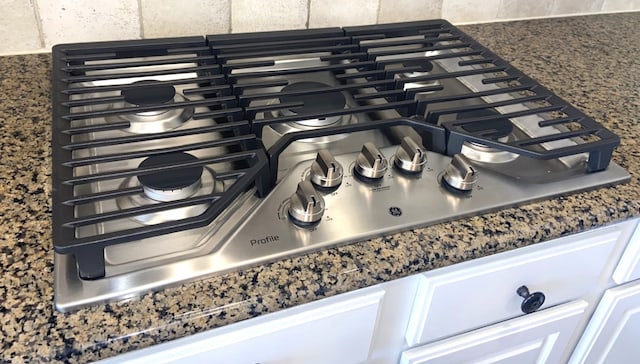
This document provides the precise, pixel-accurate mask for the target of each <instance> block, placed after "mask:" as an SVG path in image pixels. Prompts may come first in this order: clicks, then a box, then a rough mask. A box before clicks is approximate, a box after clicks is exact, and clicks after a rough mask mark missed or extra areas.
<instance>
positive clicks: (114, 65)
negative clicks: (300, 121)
mask: <svg viewBox="0 0 640 364" xmlns="http://www.w3.org/2000/svg"><path fill="white" fill-rule="evenodd" d="M219 69H220V67H219V66H218V65H217V64H216V63H215V57H214V56H213V55H211V54H210V51H209V48H208V47H207V46H206V43H205V41H204V38H201V37H188V38H176V39H162V40H142V41H127V42H103V43H93V44H89V43H87V44H70V45H61V46H56V47H54V49H53V88H54V89H53V140H52V144H53V164H54V168H53V187H54V191H55V193H54V194H53V237H54V247H55V250H56V252H58V253H63V254H73V255H74V256H75V259H76V263H77V265H78V270H79V275H80V277H81V278H84V279H96V278H101V277H103V276H104V275H105V258H104V248H105V247H106V246H109V245H113V244H120V243H125V242H130V241H135V240H140V239H144V238H148V237H153V236H157V235H161V234H168V233H172V232H176V231H181V230H184V229H192V228H196V227H200V226H206V225H207V224H209V223H210V222H211V221H212V220H213V219H215V218H216V216H218V215H219V214H220V212H222V211H223V210H224V209H225V208H226V207H227V206H229V204H230V203H231V202H233V201H234V199H235V198H236V197H237V196H239V195H240V194H241V193H243V192H244V191H246V190H247V189H248V188H249V187H251V186H252V185H254V184H256V185H257V188H258V191H259V193H261V194H264V193H266V190H265V187H266V186H265V185H264V184H263V183H261V181H263V179H264V175H265V172H266V171H267V169H266V167H267V159H266V158H265V154H264V152H263V150H262V149H261V148H260V146H259V144H258V143H257V142H256V138H255V135H253V134H251V130H250V124H249V123H248V122H247V121H245V120H242V115H243V111H242V109H240V108H238V107H237V105H236V98H235V97H234V96H233V95H231V88H230V87H229V86H227V85H226V84H225V79H224V76H223V75H221V74H220V73H219ZM176 90H180V92H179V94H180V95H181V96H180V97H177V94H178V92H177V91H176ZM184 110H188V112H185V111H184ZM165 119H166V120H171V121H172V123H165ZM134 122H135V123H139V124H141V125H142V126H140V127H138V129H136V130H133V129H132V125H133V124H134ZM159 125H160V126H162V127H161V128H160V129H158V126H159ZM174 156H187V157H188V158H186V159H185V158H177V159H176V158H173V157H174ZM143 160H144V161H146V162H142V163H140V162H141V161H143ZM117 166H120V167H117ZM203 170H206V173H208V175H210V177H209V180H210V181H209V183H210V184H215V185H216V188H209V189H205V190H204V191H200V193H196V194H193V195H191V196H187V197H185V198H180V199H173V198H169V199H167V200H162V199H160V200H157V201H156V200H153V199H148V201H143V202H142V203H138V204H137V205H136V204H134V203H132V204H129V205H127V207H124V208H123V207H122V203H120V201H123V200H125V199H127V198H137V199H138V200H140V199H141V198H144V197H139V196H143V194H144V191H143V190H144V189H145V188H147V187H148V186H146V185H144V184H142V183H138V180H139V182H144V181H146V183H147V185H148V184H149V183H151V184H153V183H156V184H159V185H160V186H161V187H163V188H164V187H166V186H164V185H163V183H164V184H166V183H165V182H166V181H165V182H163V181H161V179H162V175H168V176H170V178H169V179H171V181H169V182H170V184H171V186H173V187H171V188H173V189H179V188H182V187H185V186H182V184H184V183H186V182H185V181H186V180H189V181H188V182H189V183H190V185H191V188H195V189H197V188H198V187H199V184H198V179H199V176H200V175H201V174H203V173H205V172H203ZM195 174H197V176H196V175H195ZM203 176H204V174H203ZM132 181H133V182H132ZM112 187H113V188H112ZM165 190H166V188H165ZM161 192H162V191H161ZM169 192H171V191H169ZM92 206H99V207H98V208H94V207H92ZM114 206H115V207H114ZM194 206H200V207H202V206H204V208H202V209H201V210H200V211H199V213H198V215H196V216H189V215H184V216H182V215H181V214H180V213H179V212H181V211H185V210H187V209H190V208H193V207H194ZM163 214H164V215H163ZM157 216H165V218H163V219H161V221H160V222H157V223H149V222H148V221H146V223H131V222H130V221H131V219H136V218H137V219H139V221H145V218H146V220H150V218H149V217H154V218H155V217H157ZM166 217H168V218H166ZM107 226H108V227H109V228H107ZM121 226H122V228H121Z"/></svg>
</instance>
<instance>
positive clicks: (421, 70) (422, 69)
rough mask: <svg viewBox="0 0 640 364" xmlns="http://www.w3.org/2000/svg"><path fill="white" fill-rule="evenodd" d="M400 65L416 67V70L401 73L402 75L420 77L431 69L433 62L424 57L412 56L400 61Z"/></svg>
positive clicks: (427, 73)
mask: <svg viewBox="0 0 640 364" xmlns="http://www.w3.org/2000/svg"><path fill="white" fill-rule="evenodd" d="M402 67H405V68H409V67H411V68H415V67H417V68H418V70H415V71H410V72H405V73H402V76H404V77H405V78H412V77H420V76H426V75H429V73H430V72H431V71H432V70H433V63H431V62H430V61H429V60H427V59H424V58H414V59H408V60H406V61H404V62H402Z"/></svg>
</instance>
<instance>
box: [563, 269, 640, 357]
mask: <svg viewBox="0 0 640 364" xmlns="http://www.w3.org/2000/svg"><path fill="white" fill-rule="evenodd" d="M638 362H640V280H638V281H634V282H632V283H628V284H625V285H622V286H619V287H616V288H612V289H609V290H607V291H606V292H605V294H604V296H603V297H602V301H600V304H599V305H598V308H597V309H596V311H595V312H594V314H593V316H592V318H591V321H590V322H589V325H588V326H587V328H586V329H585V331H584V335H583V336H582V339H581V340H580V342H579V343H578V346H577V347H576V350H575V351H574V353H573V356H572V357H571V361H570V363H572V364H574V363H575V364H578V363H585V364H590V363H604V364H626V363H628V364H636V363H638Z"/></svg>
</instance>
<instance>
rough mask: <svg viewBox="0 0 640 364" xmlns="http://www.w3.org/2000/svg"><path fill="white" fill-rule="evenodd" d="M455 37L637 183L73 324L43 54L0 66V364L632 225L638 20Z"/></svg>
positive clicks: (170, 331) (312, 259) (207, 284)
mask: <svg viewBox="0 0 640 364" xmlns="http://www.w3.org/2000/svg"><path fill="white" fill-rule="evenodd" d="M463 29H464V30H465V31H467V32H468V33H469V34H471V35H472V36H475V37H476V38H477V39H478V40H479V41H480V42H482V43H484V44H485V45H486V46H488V47H489V48H491V49H492V50H494V51H495V52H497V53H498V54H500V55H501V56H503V57H504V58H506V59H507V60H509V61H511V62H512V63H513V64H514V65H515V66H516V67H518V68H520V69H521V70H522V71H524V72H526V73H527V74H529V75H530V76H532V77H533V78H535V79H537V80H539V81H540V82H541V83H543V84H544V85H546V86H548V87H549V88H551V89H552V90H553V91H555V92H556V93H557V94H559V95H560V96H561V97H563V98H565V99H566V100H568V101H569V102H571V103H573V104H574V105H576V106H578V107H579V108H581V109H582V110H584V111H585V112H586V113H587V114H589V115H591V116H593V117H594V118H595V119H596V120H599V121H601V122H603V123H604V124H605V125H607V126H608V127H609V128H611V129H612V130H613V131H614V132H616V133H617V134H618V135H620V136H621V138H622V143H621V145H620V147H619V148H618V149H617V151H616V153H615V155H614V160H615V161H616V162H617V163H619V164H620V165H622V166H623V167H624V168H626V169H627V170H628V171H629V172H630V173H631V174H632V180H631V182H629V183H627V184H624V185H619V186H616V187H612V188H603V189H600V190H597V191H591V192H585V193H580V194H575V195H571V196H567V197H560V198H556V199H553V200H550V201H546V202H541V203H535V204H529V205H526V206H523V207H520V208H512V209H505V210H502V211H500V212H497V213H492V214H486V215H482V216H478V217H473V218H468V219H464V220H459V221H455V222H451V223H446V224H440V225H437V226H433V227H429V228H425V229H417V230H414V231H409V232H404V233H400V234H396V235H392V236H388V237H384V238H379V239H374V240H371V241H367V242H362V243H357V244H353V245H349V246H346V247H341V248H337V249H331V250H327V251H323V252H320V253H316V254H311V255H307V256H303V257H297V258H293V259H288V260H284V261H280V262H277V263H273V264H269V265H265V266H261V267H258V268H254V269H249V270H246V271H243V272H239V273H232V274H227V275H224V276H220V277H217V278H213V279H209V280H205V281H201V282H196V283H191V284H185V285H183V286H181V287H179V288H172V289H166V290H163V291H161V292H158V293H154V294H148V295H146V296H144V297H141V298H139V299H136V300H133V301H130V302H121V303H117V304H110V305H106V306H100V307H93V308H90V309H84V310H81V311H79V312H75V313H69V314H62V313H58V312H55V310H54V309H53V248H52V242H51V232H50V230H51V208H50V204H51V198H50V193H51V187H50V175H51V171H50V164H51V160H50V158H51V150H50V147H49V140H50V137H51V136H50V102H49V90H50V84H49V81H48V80H49V70H50V63H49V55H29V56H15V57H4V58H0V86H1V89H2V90H3V91H4V94H5V98H3V101H2V102H0V148H1V154H0V165H1V169H0V182H1V183H0V237H1V239H0V267H1V268H2V272H3V273H2V277H1V278H0V361H3V360H4V361H7V362H13V363H22V362H42V361H45V362H46V361H66V362H71V363H77V362H88V361H92V360H95V359H98V358H103V357H109V356H113V355H115V354H117V353H121V352H125V351H130V350H135V349H138V348H142V347H146V346H150V345H153V344H156V343H160V342H163V341H167V340H171V339H174V338H178V337H181V336H185V335H188V334H191V333H195V332H199V331H203V330H206V329H210V328H214V327H218V326H222V325H225V324H229V323H232V322H236V321H239V320H243V319H246V318H250V317H254V316H257V315H260V314H264V313H268V312H274V311H277V310H280V309H282V308H286V307H291V306H294V305H298V304H302V303H306V302H310V301H313V300H316V299H319V298H322V297H327V296H332V295H336V294H339V293H343V292H347V291H351V290H355V289H358V288H362V287H366V286H370V285H374V284H377V283H381V282H386V281H389V280H393V279H397V278H400V277H404V276H407V275H410V274H413V273H416V272H420V271H425V270H430V269H433V268H437V267H441V266H445V265H449V264H453V263H456V262H461V261H465V260H469V259H473V258H477V257H481V256H485V255H489V254H493V253H496V252H500V251H505V250H509V249H514V248H518V247H521V246H524V245H528V244H533V243H536V242H539V241H543V240H548V239H552V238H555V237H558V236H562V235H566V234H570V233H573V232H578V231H582V230H586V229H589V228H592V227H596V226H601V225H604V224H608V223H612V222H615V221H620V220H623V219H627V218H630V217H632V216H640V184H639V182H638V177H639V176H640V146H639V144H638V142H637V140H638V138H640V121H639V119H640V95H639V94H638V93H639V92H640V61H639V58H640V57H639V56H640V37H637V35H638V34H640V13H631V14H616V15H597V16H589V17H578V18H565V19H552V20H536V21H525V22H514V23H502V24H486V25H474V26H465V27H463ZM634 35H635V36H634ZM7 96H8V98H7Z"/></svg>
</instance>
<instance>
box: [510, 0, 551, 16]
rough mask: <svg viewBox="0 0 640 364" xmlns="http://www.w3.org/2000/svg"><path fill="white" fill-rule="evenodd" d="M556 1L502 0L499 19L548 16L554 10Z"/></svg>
mask: <svg viewBox="0 0 640 364" xmlns="http://www.w3.org/2000/svg"><path fill="white" fill-rule="evenodd" d="M553 4H554V0H538V1H530V0H502V1H501V2H500V8H499V9H498V18H500V19H515V18H531V17H541V16H548V15H550V14H551V11H552V10H553Z"/></svg>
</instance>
